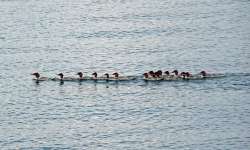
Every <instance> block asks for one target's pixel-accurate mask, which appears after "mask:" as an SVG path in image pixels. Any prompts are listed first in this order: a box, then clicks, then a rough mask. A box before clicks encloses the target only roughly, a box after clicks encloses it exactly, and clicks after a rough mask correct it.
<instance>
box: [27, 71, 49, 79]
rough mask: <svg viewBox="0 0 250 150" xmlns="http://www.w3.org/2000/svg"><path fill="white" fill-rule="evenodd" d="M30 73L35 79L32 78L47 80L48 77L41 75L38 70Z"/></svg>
mask: <svg viewBox="0 0 250 150" xmlns="http://www.w3.org/2000/svg"><path fill="white" fill-rule="evenodd" d="M31 75H33V76H35V79H33V80H36V81H47V80H49V78H48V77H41V76H40V74H39V73H38V72H34V73H32V74H31Z"/></svg>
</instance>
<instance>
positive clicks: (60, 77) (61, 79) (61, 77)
mask: <svg viewBox="0 0 250 150" xmlns="http://www.w3.org/2000/svg"><path fill="white" fill-rule="evenodd" d="M57 75H58V76H59V78H56V77H55V78H53V79H52V80H53V81H58V80H59V81H73V80H74V78H73V77H64V74H63V73H58V74H57Z"/></svg>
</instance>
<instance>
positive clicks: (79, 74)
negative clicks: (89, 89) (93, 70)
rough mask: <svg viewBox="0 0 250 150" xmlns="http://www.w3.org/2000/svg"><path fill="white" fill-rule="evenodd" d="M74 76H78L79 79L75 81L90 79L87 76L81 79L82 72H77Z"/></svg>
mask: <svg viewBox="0 0 250 150" xmlns="http://www.w3.org/2000/svg"><path fill="white" fill-rule="evenodd" d="M76 75H78V76H79V78H77V80H88V79H90V77H87V76H85V77H83V73H82V72H78V73H77V74H76Z"/></svg>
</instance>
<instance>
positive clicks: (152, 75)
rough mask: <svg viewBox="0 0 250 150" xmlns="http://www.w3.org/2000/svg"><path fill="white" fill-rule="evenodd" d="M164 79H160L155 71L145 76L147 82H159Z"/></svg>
mask: <svg viewBox="0 0 250 150" xmlns="http://www.w3.org/2000/svg"><path fill="white" fill-rule="evenodd" d="M162 79H163V78H158V77H157V76H156V75H155V73H153V71H150V72H149V73H144V74H143V80H146V81H158V80H162Z"/></svg>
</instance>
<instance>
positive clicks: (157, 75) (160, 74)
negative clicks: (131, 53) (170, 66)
mask: <svg viewBox="0 0 250 150" xmlns="http://www.w3.org/2000/svg"><path fill="white" fill-rule="evenodd" d="M155 75H156V77H157V78H161V77H162V71H161V70H158V71H156V72H155Z"/></svg>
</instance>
